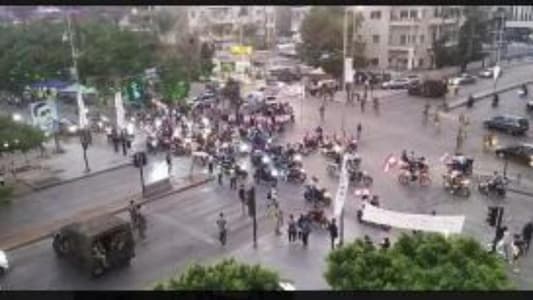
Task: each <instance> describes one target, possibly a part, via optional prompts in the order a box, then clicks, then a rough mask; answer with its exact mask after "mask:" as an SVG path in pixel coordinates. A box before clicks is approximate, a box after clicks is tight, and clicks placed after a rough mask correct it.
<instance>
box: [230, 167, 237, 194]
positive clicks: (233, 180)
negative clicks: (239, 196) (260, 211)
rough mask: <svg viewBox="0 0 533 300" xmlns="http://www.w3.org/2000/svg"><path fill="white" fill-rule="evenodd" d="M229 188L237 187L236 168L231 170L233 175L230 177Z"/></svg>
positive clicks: (234, 188)
mask: <svg viewBox="0 0 533 300" xmlns="http://www.w3.org/2000/svg"><path fill="white" fill-rule="evenodd" d="M229 188H230V189H231V190H236V189H237V172H235V170H232V171H231V175H230V178H229Z"/></svg>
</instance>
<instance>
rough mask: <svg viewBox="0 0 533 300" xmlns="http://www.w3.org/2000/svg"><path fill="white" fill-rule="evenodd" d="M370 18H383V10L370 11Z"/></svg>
mask: <svg viewBox="0 0 533 300" xmlns="http://www.w3.org/2000/svg"><path fill="white" fill-rule="evenodd" d="M370 19H378V20H379V19H381V11H379V10H376V11H371V12H370Z"/></svg>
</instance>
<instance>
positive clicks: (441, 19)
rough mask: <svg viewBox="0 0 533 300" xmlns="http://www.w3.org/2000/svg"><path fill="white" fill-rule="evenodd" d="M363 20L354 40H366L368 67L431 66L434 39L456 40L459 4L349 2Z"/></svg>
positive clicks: (399, 68)
mask: <svg viewBox="0 0 533 300" xmlns="http://www.w3.org/2000/svg"><path fill="white" fill-rule="evenodd" d="M350 11H351V16H354V15H355V14H362V15H363V18H364V22H363V23H362V27H361V29H360V31H359V33H358V35H357V36H354V39H355V40H360V41H362V42H363V43H364V44H365V56H366V57H367V58H368V59H369V63H370V65H369V67H370V68H375V69H380V70H384V69H393V70H398V71H403V70H414V69H430V68H432V67H433V66H434V58H433V52H432V44H433V41H434V40H435V39H437V38H439V37H440V36H441V35H442V34H447V35H448V36H449V37H450V41H451V43H453V42H454V41H456V40H457V37H458V31H459V28H460V25H461V22H462V21H463V17H462V15H461V8H460V7H459V6H418V5H417V6H414V5H413V6H352V7H350Z"/></svg>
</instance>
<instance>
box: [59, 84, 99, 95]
mask: <svg viewBox="0 0 533 300" xmlns="http://www.w3.org/2000/svg"><path fill="white" fill-rule="evenodd" d="M78 88H79V89H80V90H81V93H82V94H96V89H95V88H92V87H86V86H84V85H81V84H79V83H74V84H72V85H69V86H67V87H65V88H63V89H60V90H59V92H60V93H76V92H77V91H78Z"/></svg>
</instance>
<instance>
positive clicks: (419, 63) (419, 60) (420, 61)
mask: <svg viewBox="0 0 533 300" xmlns="http://www.w3.org/2000/svg"><path fill="white" fill-rule="evenodd" d="M423 66H424V59H423V58H419V59H418V67H423Z"/></svg>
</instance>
